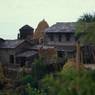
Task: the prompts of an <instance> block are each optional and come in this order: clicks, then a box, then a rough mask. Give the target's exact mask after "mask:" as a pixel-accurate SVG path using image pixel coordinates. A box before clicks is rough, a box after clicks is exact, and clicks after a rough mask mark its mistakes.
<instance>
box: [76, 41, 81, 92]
mask: <svg viewBox="0 0 95 95" xmlns="http://www.w3.org/2000/svg"><path fill="white" fill-rule="evenodd" d="M80 54H81V53H80V43H79V41H77V42H76V70H77V73H78V75H77V84H76V90H77V93H79V89H80V87H79V78H80V76H79V70H80Z"/></svg>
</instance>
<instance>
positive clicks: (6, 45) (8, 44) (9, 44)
mask: <svg viewBox="0 0 95 95" xmlns="http://www.w3.org/2000/svg"><path fill="white" fill-rule="evenodd" d="M23 42H24V40H5V41H4V42H3V43H2V44H0V48H16V47H17V46H18V45H20V44H21V43H23Z"/></svg>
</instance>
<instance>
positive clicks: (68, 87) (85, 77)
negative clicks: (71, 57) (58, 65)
mask: <svg viewBox="0 0 95 95" xmlns="http://www.w3.org/2000/svg"><path fill="white" fill-rule="evenodd" d="M92 72H93V71H92V70H90V71H89V70H87V69H85V68H84V67H83V65H80V71H79V72H77V69H76V63H74V62H71V61H68V63H66V64H65V66H64V68H63V70H62V71H61V72H59V73H56V74H54V75H48V76H46V77H45V78H44V79H43V80H42V85H41V86H42V89H43V90H44V91H45V92H47V95H94V94H95V90H94V88H95V81H94V80H93V77H92V75H91V73H92ZM77 86H78V87H79V88H78V89H77Z"/></svg>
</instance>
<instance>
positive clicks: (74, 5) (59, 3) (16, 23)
mask: <svg viewBox="0 0 95 95" xmlns="http://www.w3.org/2000/svg"><path fill="white" fill-rule="evenodd" d="M93 12H95V0H0V38H4V39H16V38H17V33H19V28H21V27H22V26H23V25H26V24H28V25H30V26H32V27H33V28H34V29H35V28H36V27H37V25H38V23H39V22H40V21H41V20H43V19H45V20H46V21H47V22H48V24H49V26H51V25H53V24H55V23H56V22H75V21H77V19H78V18H79V17H80V16H82V15H83V14H85V13H93Z"/></svg>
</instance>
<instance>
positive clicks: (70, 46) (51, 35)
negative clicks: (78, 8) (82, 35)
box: [44, 22, 75, 58]
mask: <svg viewBox="0 0 95 95" xmlns="http://www.w3.org/2000/svg"><path fill="white" fill-rule="evenodd" d="M44 32H45V33H44V45H47V46H54V47H55V48H56V49H57V52H58V55H59V57H61V58H69V57H73V56H74V53H75V23H73V22H65V23H64V22H58V23H56V24H54V25H52V26H51V27H49V28H47V29H46V30H45V31H44Z"/></svg>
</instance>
